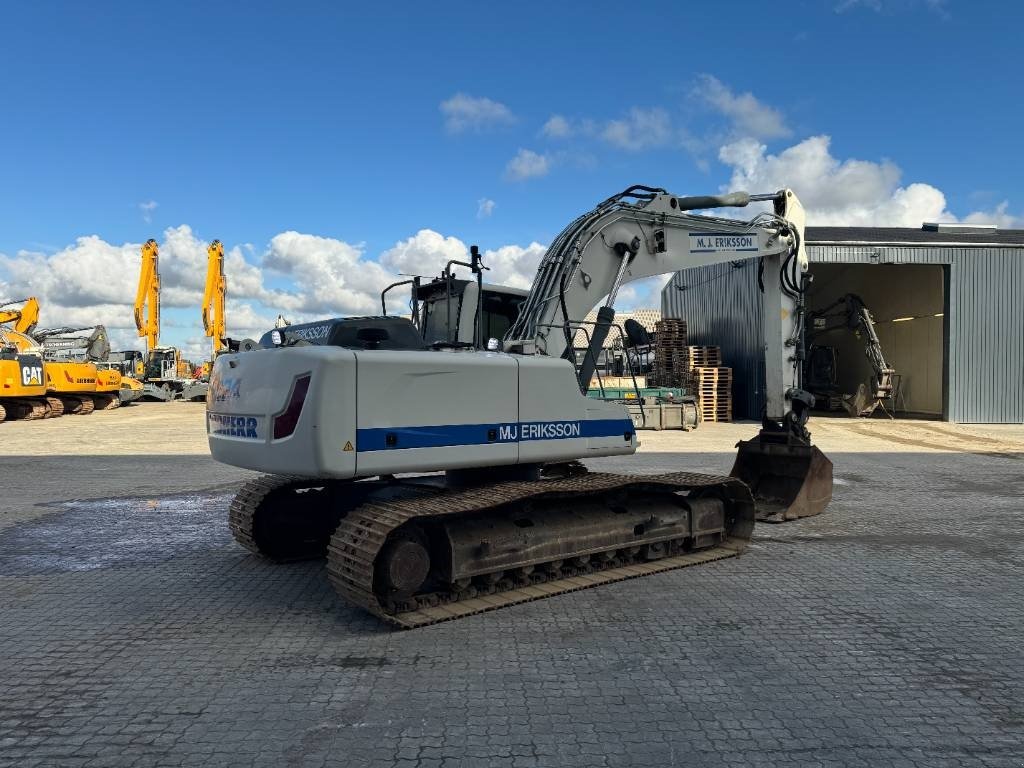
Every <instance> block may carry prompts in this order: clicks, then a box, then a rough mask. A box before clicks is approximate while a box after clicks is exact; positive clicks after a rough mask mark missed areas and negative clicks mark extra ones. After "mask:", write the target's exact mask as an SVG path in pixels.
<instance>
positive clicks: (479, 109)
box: [439, 93, 516, 133]
mask: <svg viewBox="0 0 1024 768" xmlns="http://www.w3.org/2000/svg"><path fill="white" fill-rule="evenodd" d="M439 109H440V110H441V114H443V115H444V125H445V128H446V129H447V131H448V132H449V133H464V132H466V131H482V130H484V129H485V128H491V127H494V126H500V125H509V124H511V123H514V122H515V119H516V118H515V115H513V114H512V111H511V110H510V109H509V108H508V107H506V106H505V105H504V104H502V103H501V102H498V101H493V100H491V99H488V98H484V97H479V96H470V95H468V94H465V93H456V94H455V95H454V96H452V97H451V98H450V99H446V100H445V101H442V102H441V104H440V106H439Z"/></svg>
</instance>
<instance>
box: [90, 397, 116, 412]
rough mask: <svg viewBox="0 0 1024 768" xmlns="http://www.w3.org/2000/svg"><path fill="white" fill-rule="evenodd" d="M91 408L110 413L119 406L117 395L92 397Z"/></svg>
mask: <svg viewBox="0 0 1024 768" xmlns="http://www.w3.org/2000/svg"><path fill="white" fill-rule="evenodd" d="M92 400H93V406H94V408H95V409H96V410H97V411H110V410H113V409H114V408H117V407H118V406H119V405H121V401H120V400H119V399H118V397H117V395H107V394H99V395H93V396H92Z"/></svg>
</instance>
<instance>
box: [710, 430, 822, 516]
mask: <svg viewBox="0 0 1024 768" xmlns="http://www.w3.org/2000/svg"><path fill="white" fill-rule="evenodd" d="M736 447H737V448H738V449H739V450H738V452H737V454H736V463H735V464H734V465H733V468H732V472H730V474H731V475H732V476H733V477H735V478H738V479H740V480H742V481H743V482H744V483H746V484H747V485H748V486H749V487H750V491H751V493H753V495H754V503H755V504H756V508H757V511H756V516H757V520H758V521H760V522H766V523H782V522H785V521H786V520H797V519H798V518H801V517H810V516H811V515H817V514H820V513H821V512H822V511H824V509H825V507H827V506H828V503H829V502H830V501H832V462H831V461H829V460H828V459H827V458H826V457H825V454H823V453H822V452H821V451H819V450H818V449H817V448H815V447H814V446H813V445H791V444H788V443H785V442H772V441H768V440H762V439H760V438H754V439H753V440H742V441H740V442H739V443H737V444H736Z"/></svg>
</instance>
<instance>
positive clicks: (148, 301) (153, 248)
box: [135, 239, 160, 352]
mask: <svg viewBox="0 0 1024 768" xmlns="http://www.w3.org/2000/svg"><path fill="white" fill-rule="evenodd" d="M159 254H160V248H159V246H157V244H156V240H152V239H150V240H147V241H146V242H145V244H144V245H143V246H142V269H141V270H140V271H139V289H138V291H137V292H136V294H135V327H136V328H138V331H139V337H140V338H145V339H146V351H147V352H151V351H152V350H153V348H154V347H156V346H157V345H158V344H159V343H160V269H159V262H158V259H159Z"/></svg>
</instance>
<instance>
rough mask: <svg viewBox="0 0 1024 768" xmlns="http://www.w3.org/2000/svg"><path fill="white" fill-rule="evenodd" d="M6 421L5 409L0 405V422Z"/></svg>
mask: <svg viewBox="0 0 1024 768" xmlns="http://www.w3.org/2000/svg"><path fill="white" fill-rule="evenodd" d="M6 420H7V409H6V408H4V407H3V406H2V405H0V422H3V421H6Z"/></svg>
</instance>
